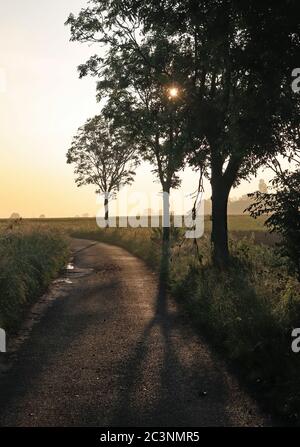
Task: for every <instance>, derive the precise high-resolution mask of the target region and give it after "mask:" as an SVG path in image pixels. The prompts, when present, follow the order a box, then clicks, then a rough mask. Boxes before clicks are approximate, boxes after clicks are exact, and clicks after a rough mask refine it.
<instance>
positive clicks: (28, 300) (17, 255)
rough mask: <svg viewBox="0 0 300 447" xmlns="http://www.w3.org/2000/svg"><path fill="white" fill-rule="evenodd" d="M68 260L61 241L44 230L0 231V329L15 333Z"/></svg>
mask: <svg viewBox="0 0 300 447" xmlns="http://www.w3.org/2000/svg"><path fill="white" fill-rule="evenodd" d="M67 257H68V247H67V243H66V241H65V239H64V238H63V237H62V236H61V235H60V234H58V233H57V232H55V231H50V230H49V229H48V230H46V228H43V229H41V228H38V227H36V228H30V227H29V226H28V225H27V226H26V228H22V227H21V226H18V227H17V228H14V229H12V230H5V229H4V228H2V232H1V235H0V327H2V328H3V329H5V330H7V331H9V332H10V331H13V330H15V329H16V328H17V327H18V326H19V324H20V322H21V321H22V319H23V317H24V315H25V313H26V310H27V309H28V307H29V306H30V305H32V304H33V303H34V301H35V300H36V299H37V298H38V297H39V296H40V295H41V294H42V293H43V292H44V291H45V290H46V289H47V287H48V285H49V283H50V282H51V280H52V279H53V278H54V277H55V276H56V275H57V274H58V272H59V271H60V269H61V268H62V267H63V265H64V264H65V262H66V260H67Z"/></svg>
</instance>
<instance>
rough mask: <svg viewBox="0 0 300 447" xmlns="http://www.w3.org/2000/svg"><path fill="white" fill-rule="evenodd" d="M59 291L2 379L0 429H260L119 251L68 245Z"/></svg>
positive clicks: (150, 282)
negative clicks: (69, 266)
mask: <svg viewBox="0 0 300 447" xmlns="http://www.w3.org/2000/svg"><path fill="white" fill-rule="evenodd" d="M72 246H73V250H74V253H75V257H74V264H75V267H76V268H78V269H81V270H78V271H82V272H85V273H84V274H83V275H78V274H76V272H77V271H76V270H74V275H73V279H72V276H71V282H70V281H67V282H66V283H65V284H64V294H63V296H58V297H57V299H55V300H53V301H52V303H51V306H50V307H48V309H46V311H45V312H44V315H43V316H42V318H41V319H40V321H39V322H37V323H36V324H35V325H34V326H33V328H32V330H31V333H30V336H29V337H28V338H27V339H26V340H25V342H24V343H23V344H22V346H21V348H20V350H19V352H18V355H17V359H16V360H15V362H14V364H13V366H12V368H11V370H10V371H8V372H7V373H6V374H4V375H3V377H2V378H1V381H0V382H1V383H0V424H1V425H2V426H102V427H103V426H123V427H124V426H159V427H166V426H169V427H172V426H181V427H190V426H194V427H201V426H265V425H269V424H270V421H268V420H266V419H265V418H264V416H263V415H262V414H261V413H260V411H259V410H258V408H257V406H256V404H255V403H254V402H253V401H252V400H251V399H250V398H249V396H247V394H246V393H245V392H244V391H243V390H241V388H240V386H239V384H238V383H237V381H236V380H235V379H234V378H233V377H232V375H231V374H229V373H228V371H227V370H226V367H225V366H224V365H223V363H222V362H220V361H219V360H216V359H215V357H214V356H213V355H212V354H211V352H210V350H209V348H208V346H207V345H206V343H205V342H204V341H203V340H201V339H200V338H199V336H197V335H196V334H195V333H194V332H193V330H192V328H191V327H190V325H189V323H188V321H187V319H186V318H185V317H184V316H182V315H181V316H180V315H178V313H177V311H176V306H175V304H174V303H173V302H172V301H171V300H170V299H167V298H165V297H164V294H163V293H162V292H161V291H160V288H159V284H158V280H157V277H156V276H155V275H154V274H153V273H152V272H151V271H149V269H148V268H147V267H146V266H145V264H144V263H143V262H142V261H141V260H139V259H137V258H136V257H134V256H133V255H131V254H129V253H128V252H126V251H125V250H123V249H121V248H119V247H115V246H110V245H107V244H102V243H95V242H93V241H86V240H73V242H72Z"/></svg>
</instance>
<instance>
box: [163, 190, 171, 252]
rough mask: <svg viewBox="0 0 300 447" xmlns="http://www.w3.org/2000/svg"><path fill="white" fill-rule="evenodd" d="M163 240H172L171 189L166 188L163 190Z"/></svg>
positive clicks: (167, 241) (166, 241)
mask: <svg viewBox="0 0 300 447" xmlns="http://www.w3.org/2000/svg"><path fill="white" fill-rule="evenodd" d="M162 226H163V242H165V243H167V244H168V243H169V240H170V189H169V188H165V190H164V191H163V216H162Z"/></svg>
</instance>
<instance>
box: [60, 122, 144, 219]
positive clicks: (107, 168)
mask: <svg viewBox="0 0 300 447" xmlns="http://www.w3.org/2000/svg"><path fill="white" fill-rule="evenodd" d="M67 162H68V163H72V164H74V165H75V170H74V172H75V175H76V180H75V182H76V184H77V186H82V185H95V186H96V187H97V189H96V193H100V194H104V209H105V221H106V225H108V202H109V199H110V198H112V197H114V195H115V194H116V192H117V191H118V190H119V189H120V188H121V187H122V186H124V185H127V184H130V183H131V182H132V181H133V179H134V175H135V172H134V168H135V166H136V165H137V157H136V154H135V149H134V148H133V147H132V144H131V143H129V142H128V139H127V138H126V135H125V134H124V133H122V132H120V130H117V129H113V128H112V127H111V126H110V123H109V122H108V121H107V120H105V118H103V117H102V116H95V117H94V118H92V119H89V120H88V121H87V123H86V124H85V125H84V126H82V127H80V128H79V129H78V133H77V135H76V136H75V137H74V139H73V142H72V145H71V147H70V149H69V150H68V152H67Z"/></svg>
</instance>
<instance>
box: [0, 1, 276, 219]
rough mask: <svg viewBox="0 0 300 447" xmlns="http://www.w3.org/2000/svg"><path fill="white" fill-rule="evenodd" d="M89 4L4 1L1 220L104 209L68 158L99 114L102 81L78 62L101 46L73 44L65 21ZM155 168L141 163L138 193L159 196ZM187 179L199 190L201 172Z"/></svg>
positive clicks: (189, 187)
mask: <svg viewBox="0 0 300 447" xmlns="http://www.w3.org/2000/svg"><path fill="white" fill-rule="evenodd" d="M86 3H87V2H86V0H51V1H49V0H10V1H7V0H0V7H1V8H0V11H1V15H0V56H1V57H0V151H1V164H0V173H1V188H0V217H7V216H10V215H11V213H12V212H18V213H20V214H21V215H22V216H24V217H38V216H39V215H40V214H45V215H46V216H48V217H55V216H74V215H77V214H79V215H81V214H83V213H89V214H90V215H95V213H96V212H97V209H98V207H99V205H97V203H96V195H95V194H94V189H93V187H82V188H77V187H76V186H75V184H74V176H73V169H72V167H71V166H69V165H67V164H66V158H65V153H66V151H67V149H68V147H69V145H70V142H71V139H72V136H73V135H74V133H75V132H76V130H77V128H78V127H79V126H80V125H81V124H83V123H84V122H85V120H86V119H87V118H89V117H91V116H93V115H94V114H95V113H97V112H99V104H97V103H96V100H95V79H92V78H89V79H83V80H79V79H78V74H77V66H78V65H79V64H80V63H82V62H84V61H85V60H86V59H87V58H88V57H89V56H90V55H92V54H95V53H96V52H97V47H95V46H92V47H89V46H87V45H83V44H79V43H72V42H69V29H68V28H67V27H65V26H64V22H65V20H66V19H67V17H68V15H69V13H70V12H75V13H76V12H77V11H78V10H79V9H80V7H82V6H85V5H86ZM150 170H151V169H150V167H149V166H142V167H141V168H139V171H138V175H137V177H136V182H135V185H134V187H133V188H132V189H133V190H135V191H142V192H143V191H153V192H155V193H158V191H159V186H158V184H157V183H154V179H153V176H152V174H151V172H150ZM260 177H261V175H260ZM263 177H265V178H267V177H268V176H267V175H266V174H263ZM183 179H184V181H183V189H184V191H185V192H192V191H194V190H195V188H196V186H197V176H196V175H195V174H193V173H191V171H189V170H188V171H187V172H185V173H184V174H183ZM257 184H258V179H254V180H253V182H252V183H251V184H250V185H249V184H248V183H243V184H242V185H241V186H240V187H239V188H237V189H236V190H234V191H233V192H232V195H234V196H239V195H242V194H244V193H246V192H248V191H251V190H253V189H257ZM206 187H207V189H206V196H207V197H209V195H210V191H209V185H208V184H207V183H206ZM145 208H147V205H145Z"/></svg>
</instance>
